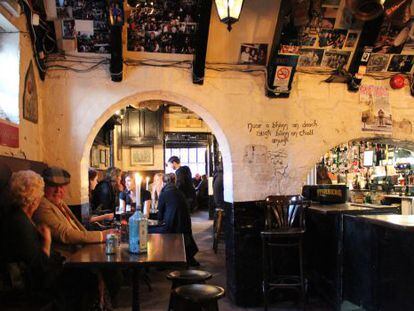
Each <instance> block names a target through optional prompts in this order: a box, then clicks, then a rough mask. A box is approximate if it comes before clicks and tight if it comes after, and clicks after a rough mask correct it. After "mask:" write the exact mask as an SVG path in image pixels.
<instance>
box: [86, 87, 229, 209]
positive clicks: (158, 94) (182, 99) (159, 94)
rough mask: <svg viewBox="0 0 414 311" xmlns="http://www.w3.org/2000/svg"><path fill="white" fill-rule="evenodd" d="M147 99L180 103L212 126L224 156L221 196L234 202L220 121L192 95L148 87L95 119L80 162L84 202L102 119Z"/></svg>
mask: <svg viewBox="0 0 414 311" xmlns="http://www.w3.org/2000/svg"><path fill="white" fill-rule="evenodd" d="M150 100H158V101H166V102H171V103H175V104H178V105H181V106H183V107H185V108H188V109H189V110H191V111H193V112H194V113H196V114H197V115H198V116H199V117H201V118H202V119H203V121H204V122H206V123H207V125H208V126H209V127H210V128H211V130H212V131H213V134H214V135H215V136H216V139H217V141H218V143H219V145H220V149H221V152H222V158H223V167H224V174H223V177H224V199H225V200H226V201H227V202H233V168H232V161H231V150H230V145H229V143H228V140H227V138H226V136H225V134H224V132H223V131H222V129H221V127H220V124H218V122H217V121H216V119H215V118H214V117H213V116H212V115H211V114H210V112H208V111H207V110H205V109H204V108H203V107H202V106H201V105H199V104H197V103H196V102H194V101H193V100H192V99H190V98H188V97H186V96H183V95H180V94H177V93H173V92H165V91H150V92H141V93H136V94H134V95H131V96H128V97H125V98H123V99H121V100H120V101H118V102H117V103H114V104H113V105H111V106H110V107H109V108H108V109H106V110H105V111H104V112H103V113H102V114H101V115H100V116H99V117H98V118H97V119H96V120H95V122H94V125H93V127H92V128H91V130H90V132H89V134H88V136H87V139H86V142H85V144H84V147H83V153H82V159H81V165H80V170H81V171H80V178H81V198H82V199H84V200H82V201H83V202H86V201H87V200H86V198H87V197H88V177H87V172H88V167H89V154H90V149H91V147H92V144H93V141H94V139H95V137H96V135H97V134H98V132H99V130H100V129H101V127H102V126H103V125H104V124H105V122H106V121H107V120H108V119H109V118H110V117H111V116H112V115H113V114H115V112H116V111H118V110H120V109H122V108H125V107H127V106H128V105H130V104H131V103H140V102H144V101H150Z"/></svg>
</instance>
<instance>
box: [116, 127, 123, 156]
mask: <svg viewBox="0 0 414 311" xmlns="http://www.w3.org/2000/svg"><path fill="white" fill-rule="evenodd" d="M115 128H116V141H117V144H116V159H117V160H118V161H122V125H118V126H116V127H115Z"/></svg>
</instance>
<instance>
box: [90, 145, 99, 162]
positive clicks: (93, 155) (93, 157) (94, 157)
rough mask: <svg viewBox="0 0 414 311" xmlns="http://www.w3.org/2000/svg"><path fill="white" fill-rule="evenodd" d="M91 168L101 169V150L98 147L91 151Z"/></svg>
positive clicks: (93, 147)
mask: <svg viewBox="0 0 414 311" xmlns="http://www.w3.org/2000/svg"><path fill="white" fill-rule="evenodd" d="M91 166H92V167H99V150H98V148H97V147H96V146H92V149H91Z"/></svg>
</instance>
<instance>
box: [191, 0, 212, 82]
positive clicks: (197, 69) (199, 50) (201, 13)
mask: <svg viewBox="0 0 414 311" xmlns="http://www.w3.org/2000/svg"><path fill="white" fill-rule="evenodd" d="M212 5H213V1H212V0H199V1H198V4H197V17H198V28H197V33H196V37H195V55H194V60H193V83H194V84H203V83H204V73H205V67H206V54H207V42H208V32H209V29H210V17H211V9H212Z"/></svg>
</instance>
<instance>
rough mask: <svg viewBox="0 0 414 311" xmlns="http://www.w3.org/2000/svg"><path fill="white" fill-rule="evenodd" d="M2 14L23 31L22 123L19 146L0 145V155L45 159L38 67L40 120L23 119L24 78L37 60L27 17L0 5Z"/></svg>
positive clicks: (37, 82) (20, 73) (21, 69)
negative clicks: (12, 13) (32, 47)
mask: <svg viewBox="0 0 414 311" xmlns="http://www.w3.org/2000/svg"><path fill="white" fill-rule="evenodd" d="M0 14H2V15H3V16H4V17H6V18H7V19H8V20H9V21H10V22H11V23H12V24H13V25H14V26H15V27H16V28H17V29H18V30H19V31H22V33H20V34H19V48H20V71H19V77H20V87H19V114H20V124H19V148H9V147H5V146H0V155H4V156H11V157H19V158H26V159H29V160H34V161H42V160H43V150H42V144H43V143H42V137H41V127H42V123H43V119H42V100H41V99H42V97H43V96H42V91H43V82H42V81H41V80H40V79H39V75H38V71H37V68H35V78H36V86H37V94H38V99H39V101H38V109H39V121H38V123H37V124H34V123H32V122H29V121H27V120H25V119H23V91H24V79H25V75H26V71H27V69H28V68H29V64H30V61H31V60H32V61H33V66H35V63H34V62H35V60H34V59H33V53H32V49H31V40H30V36H29V34H27V33H23V32H27V27H26V19H25V17H24V15H21V16H20V17H19V18H15V17H13V16H12V15H11V14H10V13H8V12H7V11H6V10H5V9H3V8H2V7H0ZM35 67H36V66H35Z"/></svg>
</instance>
